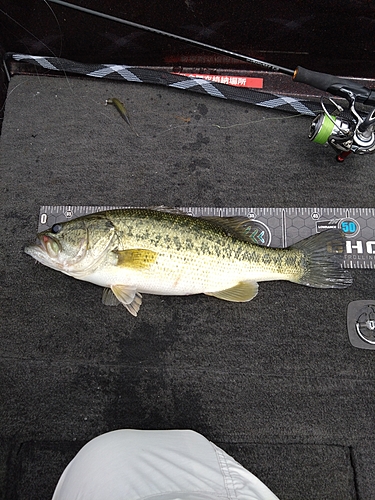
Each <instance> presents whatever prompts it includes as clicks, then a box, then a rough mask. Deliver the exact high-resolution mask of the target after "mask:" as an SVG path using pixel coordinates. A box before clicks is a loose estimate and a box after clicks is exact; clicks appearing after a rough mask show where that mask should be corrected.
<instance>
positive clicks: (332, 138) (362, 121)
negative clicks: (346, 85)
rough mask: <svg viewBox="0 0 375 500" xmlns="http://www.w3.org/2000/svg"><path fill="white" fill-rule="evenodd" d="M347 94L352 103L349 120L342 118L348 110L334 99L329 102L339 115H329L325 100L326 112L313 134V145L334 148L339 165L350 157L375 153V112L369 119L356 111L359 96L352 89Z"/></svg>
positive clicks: (312, 130)
mask: <svg viewBox="0 0 375 500" xmlns="http://www.w3.org/2000/svg"><path fill="white" fill-rule="evenodd" d="M343 90H344V89H341V91H343ZM345 91H346V92H347V100H348V101H349V110H346V112H345V116H340V114H341V113H343V112H344V108H342V107H341V106H340V105H339V104H337V103H336V102H335V101H334V100H333V99H332V98H329V101H330V102H331V104H333V106H334V108H335V110H336V111H334V112H333V113H332V114H331V113H329V112H328V110H327V108H326V106H325V105H324V102H323V98H321V100H320V104H321V107H322V110H323V111H322V112H320V113H319V114H318V115H317V116H316V117H315V118H314V120H313V122H312V124H311V127H310V132H309V139H310V140H311V141H313V142H317V143H318V144H329V145H330V146H332V147H333V149H334V150H335V151H336V152H337V153H338V154H337V156H336V159H337V161H339V162H343V161H344V160H345V158H346V157H347V156H348V155H349V154H350V153H356V154H360V155H363V154H370V153H373V152H374V151H375V132H374V131H375V108H373V109H372V110H371V111H370V112H369V113H368V114H367V115H365V116H363V115H360V114H359V113H358V111H357V110H356V107H355V105H356V95H355V93H353V92H352V91H350V90H349V89H345Z"/></svg>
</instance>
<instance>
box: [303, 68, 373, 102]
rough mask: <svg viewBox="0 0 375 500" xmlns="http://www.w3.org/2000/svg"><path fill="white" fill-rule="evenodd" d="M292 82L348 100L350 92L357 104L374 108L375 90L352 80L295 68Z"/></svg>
mask: <svg viewBox="0 0 375 500" xmlns="http://www.w3.org/2000/svg"><path fill="white" fill-rule="evenodd" d="M293 80H294V81H295V82H299V83H306V84H307V85H311V86H312V87H315V88H316V89H319V90H324V91H326V92H329V93H330V94H332V95H335V96H338V97H344V98H345V99H348V98H349V94H348V90H349V91H350V92H352V93H353V94H354V95H355V97H356V100H357V101H358V102H362V103H363V104H368V105H370V106H371V105H372V106H375V90H372V89H368V88H367V87H364V86H362V85H360V84H358V83H356V82H354V81H352V80H348V79H347V78H341V77H339V76H334V75H329V74H327V73H319V72H318V71H311V70H310V69H306V68H303V67H302V66H297V68H296V69H295V71H294V74H293Z"/></svg>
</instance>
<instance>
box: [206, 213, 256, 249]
mask: <svg viewBox="0 0 375 500" xmlns="http://www.w3.org/2000/svg"><path fill="white" fill-rule="evenodd" d="M202 219H204V220H207V221H209V222H212V223H214V224H216V225H217V226H220V227H221V228H222V229H224V230H225V231H226V232H227V233H228V234H230V235H231V236H234V237H236V238H237V239H238V240H242V241H248V242H250V243H255V244H259V240H258V239H257V238H254V231H255V233H256V234H257V233H258V232H259V228H257V227H255V226H254V222H253V220H252V219H249V218H248V217H241V216H235V217H215V216H207V217H202Z"/></svg>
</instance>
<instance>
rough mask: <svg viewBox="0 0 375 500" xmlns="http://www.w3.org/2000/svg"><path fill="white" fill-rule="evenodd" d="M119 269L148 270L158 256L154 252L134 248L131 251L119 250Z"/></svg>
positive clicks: (117, 252)
mask: <svg viewBox="0 0 375 500" xmlns="http://www.w3.org/2000/svg"><path fill="white" fill-rule="evenodd" d="M116 254H117V257H118V260H117V265H118V266H119V267H128V268H131V269H148V268H149V267H150V266H151V264H153V263H154V262H155V260H156V258H157V256H158V254H157V253H156V252H153V251H152V250H145V249H142V248H132V249H130V250H117V251H116Z"/></svg>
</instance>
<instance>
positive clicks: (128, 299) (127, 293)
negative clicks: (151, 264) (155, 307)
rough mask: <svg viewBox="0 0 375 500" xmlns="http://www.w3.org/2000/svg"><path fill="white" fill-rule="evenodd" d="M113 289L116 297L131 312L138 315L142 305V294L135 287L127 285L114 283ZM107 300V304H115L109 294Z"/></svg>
mask: <svg viewBox="0 0 375 500" xmlns="http://www.w3.org/2000/svg"><path fill="white" fill-rule="evenodd" d="M111 291H112V292H113V294H114V295H115V297H116V299H117V300H119V301H120V302H121V304H122V305H123V306H124V307H126V309H127V310H128V311H129V312H130V314H132V315H133V316H137V314H138V311H139V309H140V307H141V305H142V295H141V294H140V293H139V292H137V290H136V289H135V288H131V287H127V286H126V285H112V286H111ZM103 300H104V293H103ZM106 300H107V302H105V303H106V304H107V305H113V303H110V302H111V301H112V299H111V298H110V297H109V294H108V296H106Z"/></svg>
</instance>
